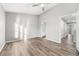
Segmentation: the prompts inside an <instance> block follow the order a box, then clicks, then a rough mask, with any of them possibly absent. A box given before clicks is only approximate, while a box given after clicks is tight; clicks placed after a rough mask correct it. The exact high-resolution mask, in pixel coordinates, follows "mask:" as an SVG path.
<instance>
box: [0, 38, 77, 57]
mask: <svg viewBox="0 0 79 59" xmlns="http://www.w3.org/2000/svg"><path fill="white" fill-rule="evenodd" d="M0 55H1V56H76V55H77V53H76V51H75V49H74V48H73V47H65V46H63V45H61V44H57V43H55V42H52V41H49V40H46V39H41V38H32V39H28V40H26V41H17V42H12V43H7V44H6V45H5V47H4V48H3V50H2V52H1V53H0Z"/></svg>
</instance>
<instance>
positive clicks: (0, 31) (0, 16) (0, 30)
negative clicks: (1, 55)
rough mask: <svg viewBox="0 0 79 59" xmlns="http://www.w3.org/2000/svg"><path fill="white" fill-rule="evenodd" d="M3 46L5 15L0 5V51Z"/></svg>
mask: <svg viewBox="0 0 79 59" xmlns="http://www.w3.org/2000/svg"><path fill="white" fill-rule="evenodd" d="M4 44H5V13H4V10H3V8H2V6H1V4H0V51H1V50H2V48H3V46H4Z"/></svg>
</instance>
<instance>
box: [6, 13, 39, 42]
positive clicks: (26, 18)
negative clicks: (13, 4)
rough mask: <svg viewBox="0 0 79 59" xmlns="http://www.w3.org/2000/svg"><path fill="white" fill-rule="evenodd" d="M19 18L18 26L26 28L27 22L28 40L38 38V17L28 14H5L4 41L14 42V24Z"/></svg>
mask: <svg viewBox="0 0 79 59" xmlns="http://www.w3.org/2000/svg"><path fill="white" fill-rule="evenodd" d="M18 16H19V19H20V24H19V25H23V26H24V27H26V24H27V22H29V24H30V25H28V26H29V32H28V38H33V37H38V36H39V33H38V30H39V29H38V16H34V15H28V14H21V13H10V12H7V13H6V41H13V40H16V39H15V38H14V32H15V31H14V23H15V22H16V20H17V17H18Z"/></svg>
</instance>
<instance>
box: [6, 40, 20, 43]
mask: <svg viewBox="0 0 79 59" xmlns="http://www.w3.org/2000/svg"><path fill="white" fill-rule="evenodd" d="M15 41H20V40H11V41H6V43H10V42H15Z"/></svg>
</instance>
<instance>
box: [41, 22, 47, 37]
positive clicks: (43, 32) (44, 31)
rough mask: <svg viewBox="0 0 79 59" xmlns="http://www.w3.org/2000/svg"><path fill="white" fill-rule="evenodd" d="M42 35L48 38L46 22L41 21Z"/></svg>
mask: <svg viewBox="0 0 79 59" xmlns="http://www.w3.org/2000/svg"><path fill="white" fill-rule="evenodd" d="M41 37H42V38H46V22H43V23H41Z"/></svg>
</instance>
